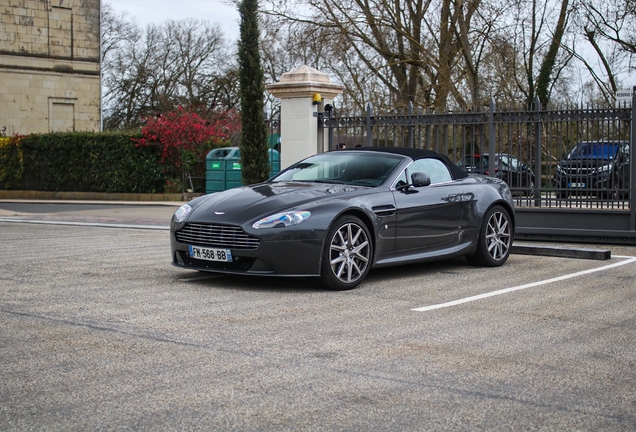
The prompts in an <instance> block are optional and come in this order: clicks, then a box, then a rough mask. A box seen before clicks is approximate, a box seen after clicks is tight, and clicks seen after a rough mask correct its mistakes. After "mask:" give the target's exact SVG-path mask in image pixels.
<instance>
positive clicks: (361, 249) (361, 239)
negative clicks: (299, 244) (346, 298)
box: [320, 215, 373, 291]
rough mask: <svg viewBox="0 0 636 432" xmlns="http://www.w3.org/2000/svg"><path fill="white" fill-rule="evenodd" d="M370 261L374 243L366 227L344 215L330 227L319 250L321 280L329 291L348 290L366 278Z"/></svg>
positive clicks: (353, 218) (371, 260)
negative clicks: (321, 251)
mask: <svg viewBox="0 0 636 432" xmlns="http://www.w3.org/2000/svg"><path fill="white" fill-rule="evenodd" d="M372 262H373V243H372V242H371V235H370V233H369V229H368V228H367V226H366V225H365V224H364V223H363V222H362V221H361V220H360V219H358V218H357V217H355V216H351V215H345V216H342V217H340V218H338V219H337V220H336V222H335V223H334V224H333V225H332V226H331V228H330V229H329V233H328V234H327V239H326V241H325V246H324V250H323V253H322V265H321V271H320V279H321V283H322V285H323V286H324V287H325V288H328V289H332V290H339V291H342V290H349V289H353V288H355V287H357V286H358V285H360V283H362V281H363V280H364V279H365V278H366V276H367V274H368V273H369V270H370V269H371V263H372Z"/></svg>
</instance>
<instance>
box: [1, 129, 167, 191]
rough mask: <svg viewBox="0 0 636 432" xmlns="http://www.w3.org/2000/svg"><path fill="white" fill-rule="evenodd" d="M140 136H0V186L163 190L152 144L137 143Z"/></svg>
mask: <svg viewBox="0 0 636 432" xmlns="http://www.w3.org/2000/svg"><path fill="white" fill-rule="evenodd" d="M135 138H141V134H134V133H121V132H100V133H94V132H71V133H50V134H38V135H28V136H22V137H19V136H14V137H8V138H7V137H2V138H0V189H13V190H39V191H64V192H67V191H71V192H111V193H112V192H124V193H126V192H128V193H131V192H136V193H160V192H163V191H164V186H165V184H166V176H165V174H164V172H165V171H166V169H165V168H166V167H163V166H162V165H161V163H160V159H161V154H160V148H159V146H158V145H154V144H149V145H145V146H138V145H136V143H135V142H134V140H133V139H135Z"/></svg>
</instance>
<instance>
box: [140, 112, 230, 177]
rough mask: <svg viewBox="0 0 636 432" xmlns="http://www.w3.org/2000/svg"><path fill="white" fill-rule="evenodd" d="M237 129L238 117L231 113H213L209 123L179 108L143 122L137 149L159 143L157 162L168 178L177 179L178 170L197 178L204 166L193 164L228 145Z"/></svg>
mask: <svg viewBox="0 0 636 432" xmlns="http://www.w3.org/2000/svg"><path fill="white" fill-rule="evenodd" d="M240 129H241V121H240V116H239V115H238V113H237V112H235V111H227V112H223V113H216V114H213V115H212V116H210V118H209V119H204V118H202V117H201V116H199V115H198V114H196V113H194V112H190V111H186V110H184V109H183V108H181V107H179V108H178V109H177V110H176V111H172V112H168V113H164V114H160V115H157V116H156V117H152V118H148V119H146V125H145V126H144V127H143V129H142V130H141V133H142V135H143V138H140V139H138V140H136V141H137V145H140V146H144V145H147V144H149V143H151V142H152V143H159V145H160V147H161V162H162V163H163V164H164V167H165V168H164V169H165V171H166V172H167V173H168V174H172V175H173V176H174V177H177V176H178V177H181V172H182V170H186V171H188V172H190V173H191V175H194V176H200V175H201V174H202V173H200V172H198V171H201V168H203V175H205V166H204V164H203V166H202V167H197V166H195V164H194V162H197V161H205V156H206V154H207V153H208V152H209V151H210V150H211V149H213V148H218V147H224V146H228V145H230V143H231V141H232V137H233V136H234V135H235V134H236V133H237V132H238V131H240ZM193 171H195V172H193Z"/></svg>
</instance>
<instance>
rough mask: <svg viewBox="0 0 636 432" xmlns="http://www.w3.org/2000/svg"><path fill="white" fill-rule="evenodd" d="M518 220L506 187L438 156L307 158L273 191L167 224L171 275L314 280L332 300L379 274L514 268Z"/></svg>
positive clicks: (400, 151) (370, 151) (236, 195)
mask: <svg viewBox="0 0 636 432" xmlns="http://www.w3.org/2000/svg"><path fill="white" fill-rule="evenodd" d="M514 222H515V220H514V209H513V202H512V196H511V194H510V190H509V189H508V186H507V185H506V184H505V183H504V182H503V181H501V180H499V179H495V178H491V177H484V176H469V175H467V174H466V172H465V171H463V170H462V169H460V168H459V167H458V166H457V165H455V164H454V163H452V162H451V161H450V160H449V159H448V158H446V157H444V156H441V155H439V154H437V153H434V152H431V151H426V150H419V149H406V148H373V147H370V148H360V149H352V150H338V151H332V152H327V153H322V154H317V155H315V156H311V157H309V158H307V159H305V160H302V161H300V162H298V163H296V164H295V165H292V166H291V167H289V168H287V169H286V170H284V171H282V172H281V173H279V174H278V175H277V176H275V177H273V178H272V179H270V180H268V181H266V182H264V183H260V184H256V185H252V186H245V187H240V188H236V189H231V190H227V191H224V192H218V193H214V194H210V195H205V196H202V197H200V198H197V199H195V200H193V201H191V202H189V203H188V204H185V205H183V206H182V207H181V208H180V209H179V210H177V212H176V213H175V215H174V216H173V218H172V222H171V236H170V238H171V240H170V243H171V249H172V263H173V265H175V266H178V267H184V268H189V269H195V270H201V271H209V272H218V273H233V274H246V275H262V276H270V275H271V276H299V277H306V276H316V277H320V278H321V280H322V282H323V284H324V285H325V286H326V287H328V288H331V289H337V290H344V289H350V288H354V287H356V286H357V285H358V284H360V283H361V282H362V281H363V280H364V278H365V277H366V276H367V273H368V272H369V270H370V269H371V268H372V267H382V266H391V265H398V264H406V263H412V262H422V261H431V260H438V259H444V258H450V257H461V256H463V257H466V258H468V260H469V261H471V262H474V263H476V264H479V265H484V266H492V267H494V266H500V265H502V264H503V263H504V262H505V261H506V260H507V259H508V255H509V253H510V247H511V245H512V241H513V234H514Z"/></svg>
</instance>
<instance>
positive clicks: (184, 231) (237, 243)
mask: <svg viewBox="0 0 636 432" xmlns="http://www.w3.org/2000/svg"><path fill="white" fill-rule="evenodd" d="M175 236H176V237H177V241H179V242H180V243H187V244H194V245H201V246H215V247H228V248H237V249H256V248H257V247H258V246H259V244H260V240H259V239H258V238H256V237H252V236H250V235H249V234H246V233H245V232H244V231H243V230H242V229H240V228H238V227H233V226H228V225H213V224H203V223H188V224H186V225H185V226H184V227H183V228H181V229H180V230H179V231H177V232H176V233H175Z"/></svg>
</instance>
